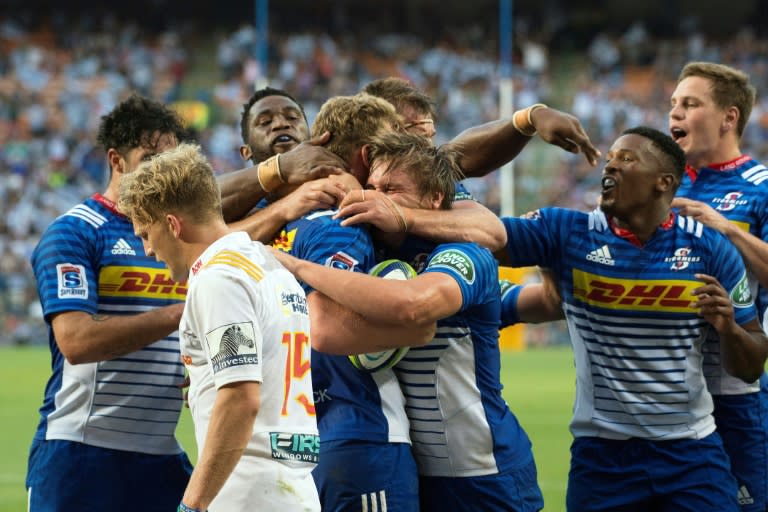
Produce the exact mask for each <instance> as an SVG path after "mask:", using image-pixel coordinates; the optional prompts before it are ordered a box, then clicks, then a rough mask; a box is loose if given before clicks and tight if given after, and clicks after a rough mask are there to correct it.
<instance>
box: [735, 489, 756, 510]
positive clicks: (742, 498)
mask: <svg viewBox="0 0 768 512" xmlns="http://www.w3.org/2000/svg"><path fill="white" fill-rule="evenodd" d="M754 502H755V499H754V498H753V497H752V495H751V494H749V491H748V490H747V486H746V485H742V486H741V487H739V505H752V504H753V503H754Z"/></svg>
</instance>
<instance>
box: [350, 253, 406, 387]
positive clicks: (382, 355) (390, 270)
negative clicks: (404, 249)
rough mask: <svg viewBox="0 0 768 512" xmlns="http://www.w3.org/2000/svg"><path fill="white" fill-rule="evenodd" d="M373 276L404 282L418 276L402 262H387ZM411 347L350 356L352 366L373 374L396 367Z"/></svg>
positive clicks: (379, 265)
mask: <svg viewBox="0 0 768 512" xmlns="http://www.w3.org/2000/svg"><path fill="white" fill-rule="evenodd" d="M368 273H369V274H370V275H372V276H378V277H381V278H383V279H397V280H399V281H404V280H406V279H410V278H412V277H415V276H416V271H415V270H413V267H411V266H410V265H409V264H408V263H406V262H404V261H400V260H386V261H382V262H381V263H379V264H378V265H376V266H374V267H373V268H372V269H371V270H370V272H368ZM408 348H409V347H400V348H393V349H390V350H383V351H381V352H369V353H367V354H356V355H352V356H349V360H350V361H351V362H352V365H353V366H354V367H355V368H357V369H358V370H361V371H364V372H368V373H373V372H378V371H381V370H385V369H387V368H392V367H393V366H395V365H396V364H397V363H398V362H399V361H400V360H401V359H402V358H403V356H405V354H407V353H408Z"/></svg>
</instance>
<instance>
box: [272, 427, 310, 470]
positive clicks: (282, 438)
mask: <svg viewBox="0 0 768 512" xmlns="http://www.w3.org/2000/svg"><path fill="white" fill-rule="evenodd" d="M269 441H270V444H271V447H272V458H273V459H280V460H297V461H301V462H313V463H315V464H317V461H318V460H319V458H320V436H317V435H315V434H289V433H287V432H270V433H269Z"/></svg>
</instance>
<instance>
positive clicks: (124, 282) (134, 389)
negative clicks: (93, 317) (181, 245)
mask: <svg viewBox="0 0 768 512" xmlns="http://www.w3.org/2000/svg"><path fill="white" fill-rule="evenodd" d="M31 263H32V267H33V269H34V273H35V277H36V278H37V289H38V293H39V295H40V302H41V303H42V307H43V313H44V315H45V320H46V323H47V324H48V333H49V339H48V342H49V345H50V350H51V357H52V365H51V366H52V375H51V378H50V379H49V381H48V384H47V386H46V389H45V398H44V401H43V406H42V408H41V409H40V414H41V421H40V424H39V426H38V429H37V433H36V438H38V439H49V440H50V439H64V440H68V441H77V442H81V443H85V444H89V445H94V446H100V447H104V448H112V449H117V450H127V451H133V452H143V453H152V454H172V453H178V452H180V451H181V448H180V447H179V445H178V443H177V442H176V438H175V437H174V431H175V429H176V423H177V421H178V419H179V414H180V412H181V407H182V403H183V401H182V390H181V388H180V387H179V386H180V385H181V383H182V381H183V378H184V367H183V366H182V363H181V359H180V355H179V338H178V334H177V333H173V334H172V335H170V336H168V337H167V338H164V339H162V340H159V341H157V342H155V343H153V344H151V345H149V346H147V347H145V348H144V349H142V350H139V351H136V352H133V353H131V354H128V355H125V356H122V357H118V358H116V359H112V360H110V361H102V362H99V363H88V364H79V365H71V364H69V363H68V362H67V361H66V360H65V359H64V357H63V356H62V354H61V352H60V351H59V347H58V345H57V343H56V340H55V339H54V335H53V330H52V329H51V319H52V317H53V316H54V315H55V314H57V313H62V312H66V311H84V312H86V313H89V314H97V313H101V314H108V315H130V314H136V313H141V312H143V311H147V310H150V309H153V308H156V307H159V306H165V305H170V304H174V303H178V302H183V301H184V298H185V296H186V287H185V286H184V285H182V284H178V283H175V282H173V281H172V280H171V278H170V274H169V273H168V271H167V270H166V269H165V267H164V265H163V264H162V263H159V262H157V261H155V259H154V258H149V257H147V256H146V254H145V253H144V247H143V245H142V241H141V239H140V238H138V237H137V236H136V235H134V232H133V226H132V225H131V223H130V221H129V220H128V219H127V218H126V217H124V216H122V215H120V214H119V213H117V211H116V210H115V209H114V205H113V204H111V202H110V201H109V200H107V199H105V198H103V197H102V196H100V195H99V194H97V195H95V196H93V197H92V198H89V199H87V200H86V201H84V202H83V203H81V204H79V205H77V206H75V207H73V208H72V209H70V210H69V211H68V212H66V213H65V214H64V215H62V216H61V217H59V218H58V219H56V220H55V221H54V222H53V223H52V224H51V225H50V226H49V227H48V229H47V230H46V232H45V233H44V234H43V237H42V239H41V240H40V243H39V244H38V246H37V247H36V248H35V250H34V252H33V254H32V258H31Z"/></svg>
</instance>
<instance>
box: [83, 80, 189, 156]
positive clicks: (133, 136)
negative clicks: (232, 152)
mask: <svg viewBox="0 0 768 512" xmlns="http://www.w3.org/2000/svg"><path fill="white" fill-rule="evenodd" d="M155 132H160V133H171V134H173V135H175V136H176V140H178V141H179V142H186V141H191V139H192V134H191V132H190V131H189V129H187V128H186V127H185V125H184V121H183V120H182V119H181V116H179V114H178V113H177V112H175V111H174V110H171V109H170V108H168V107H166V106H165V105H163V104H162V103H160V102H158V101H155V100H151V99H149V98H145V97H143V96H139V95H138V94H132V95H131V96H129V97H128V98H127V99H126V100H124V101H122V102H121V103H119V104H118V105H117V106H116V107H115V108H114V109H113V110H112V111H111V112H110V113H109V114H107V115H105V116H102V117H101V124H100V125H99V133H98V135H97V139H96V140H97V141H98V142H99V144H101V146H102V147H103V148H104V150H105V151H108V150H109V149H110V148H114V149H116V150H117V151H118V152H120V153H124V152H126V151H129V150H131V149H134V148H139V147H145V146H146V145H147V144H150V142H151V140H152V135H153V134H154V133H155Z"/></svg>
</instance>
